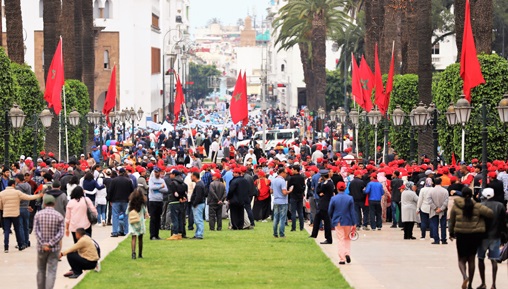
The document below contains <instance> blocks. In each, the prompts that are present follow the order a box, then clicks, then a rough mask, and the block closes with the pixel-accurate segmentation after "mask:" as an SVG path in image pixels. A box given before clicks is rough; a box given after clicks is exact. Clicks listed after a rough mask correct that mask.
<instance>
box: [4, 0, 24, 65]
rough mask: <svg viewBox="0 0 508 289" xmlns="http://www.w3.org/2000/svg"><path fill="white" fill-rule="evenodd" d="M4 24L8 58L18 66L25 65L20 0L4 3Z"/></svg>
mask: <svg viewBox="0 0 508 289" xmlns="http://www.w3.org/2000/svg"><path fill="white" fill-rule="evenodd" d="M5 22H6V26H7V27H6V28H7V50H8V52H9V58H10V59H11V60H12V61H14V62H16V63H19V64H23V63H25V44H24V43H23V18H22V17H21V4H20V0H10V1H5Z"/></svg>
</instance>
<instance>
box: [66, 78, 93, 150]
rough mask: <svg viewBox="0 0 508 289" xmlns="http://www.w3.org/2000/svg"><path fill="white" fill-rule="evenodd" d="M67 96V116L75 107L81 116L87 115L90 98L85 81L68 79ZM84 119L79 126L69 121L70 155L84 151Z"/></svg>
mask: <svg viewBox="0 0 508 289" xmlns="http://www.w3.org/2000/svg"><path fill="white" fill-rule="evenodd" d="M65 98H66V99H65V100H66V104H67V116H68V115H69V113H71V112H72V111H73V110H74V109H76V111H77V112H79V114H80V115H81V116H84V115H86V114H87V113H88V112H89V111H90V98H89V97H88V90H87V88H86V85H85V84H84V83H83V82H81V81H79V80H75V79H69V80H66V81H65ZM62 101H63V99H62ZM62 114H63V109H62ZM83 121H84V118H83V117H81V119H80V123H79V125H78V127H72V126H71V125H70V124H69V123H68V124H67V125H68V126H67V130H68V143H69V156H72V155H79V154H81V153H83V145H85V144H84V143H83V129H84V125H83ZM62 155H63V154H62Z"/></svg>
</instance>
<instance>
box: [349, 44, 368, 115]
mask: <svg viewBox="0 0 508 289" xmlns="http://www.w3.org/2000/svg"><path fill="white" fill-rule="evenodd" d="M351 59H352V64H351V65H352V68H351V73H352V76H351V78H352V79H351V88H352V91H351V94H352V95H353V100H354V101H355V102H356V103H357V104H358V106H360V107H361V108H363V109H365V107H364V106H365V103H364V102H363V94H362V86H361V84H360V75H359V68H358V64H357V63H356V58H355V56H354V54H352V53H351Z"/></svg>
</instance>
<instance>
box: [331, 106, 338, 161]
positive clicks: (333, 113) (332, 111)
mask: <svg viewBox="0 0 508 289" xmlns="http://www.w3.org/2000/svg"><path fill="white" fill-rule="evenodd" d="M336 119H337V113H336V112H335V110H334V109H333V108H332V110H331V111H330V142H331V144H332V150H333V151H336V149H335V145H334V140H335V138H334V135H333V127H334V126H336V125H337V123H336V122H335V120H336Z"/></svg>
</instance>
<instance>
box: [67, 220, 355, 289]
mask: <svg viewBox="0 0 508 289" xmlns="http://www.w3.org/2000/svg"><path fill="white" fill-rule="evenodd" d="M224 221H225V222H226V224H224V225H225V226H226V225H227V220H224ZM147 225H148V224H147ZM207 227H208V223H205V234H204V235H205V239H204V240H190V239H187V240H186V239H184V240H181V241H165V240H164V241H162V240H161V241H150V240H147V241H145V247H144V252H143V255H144V259H136V260H132V259H131V249H130V238H129V239H127V240H125V241H124V242H122V243H121V244H120V245H119V247H118V248H117V249H116V250H115V251H113V252H111V254H110V255H108V256H107V258H106V259H105V260H104V261H103V262H102V271H101V272H100V273H96V272H90V273H89V274H87V275H86V277H85V278H84V279H83V281H82V282H80V283H79V284H78V286H77V287H76V288H108V289H111V288H320V289H321V288H351V287H350V286H349V285H348V284H347V282H346V281H345V280H344V278H343V277H342V275H341V274H340V271H339V269H338V268H337V267H335V266H334V265H333V264H332V262H331V261H330V260H329V259H328V258H327V257H326V256H325V255H324V254H323V253H322V252H321V250H320V248H319V247H318V246H317V245H316V243H315V242H314V239H310V238H308V234H307V232H305V231H303V232H300V231H297V232H289V227H286V229H287V230H286V236H287V237H286V238H279V239H276V238H274V237H273V236H272V223H271V222H269V223H257V225H256V228H255V230H248V231H231V230H225V231H221V232H216V231H214V232H211V231H208V230H207V229H208V228H207ZM147 228H148V226H147ZM168 236H169V231H162V232H161V238H163V237H164V238H165V237H168ZM189 236H191V237H192V236H193V232H189ZM146 239H148V238H146Z"/></svg>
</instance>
